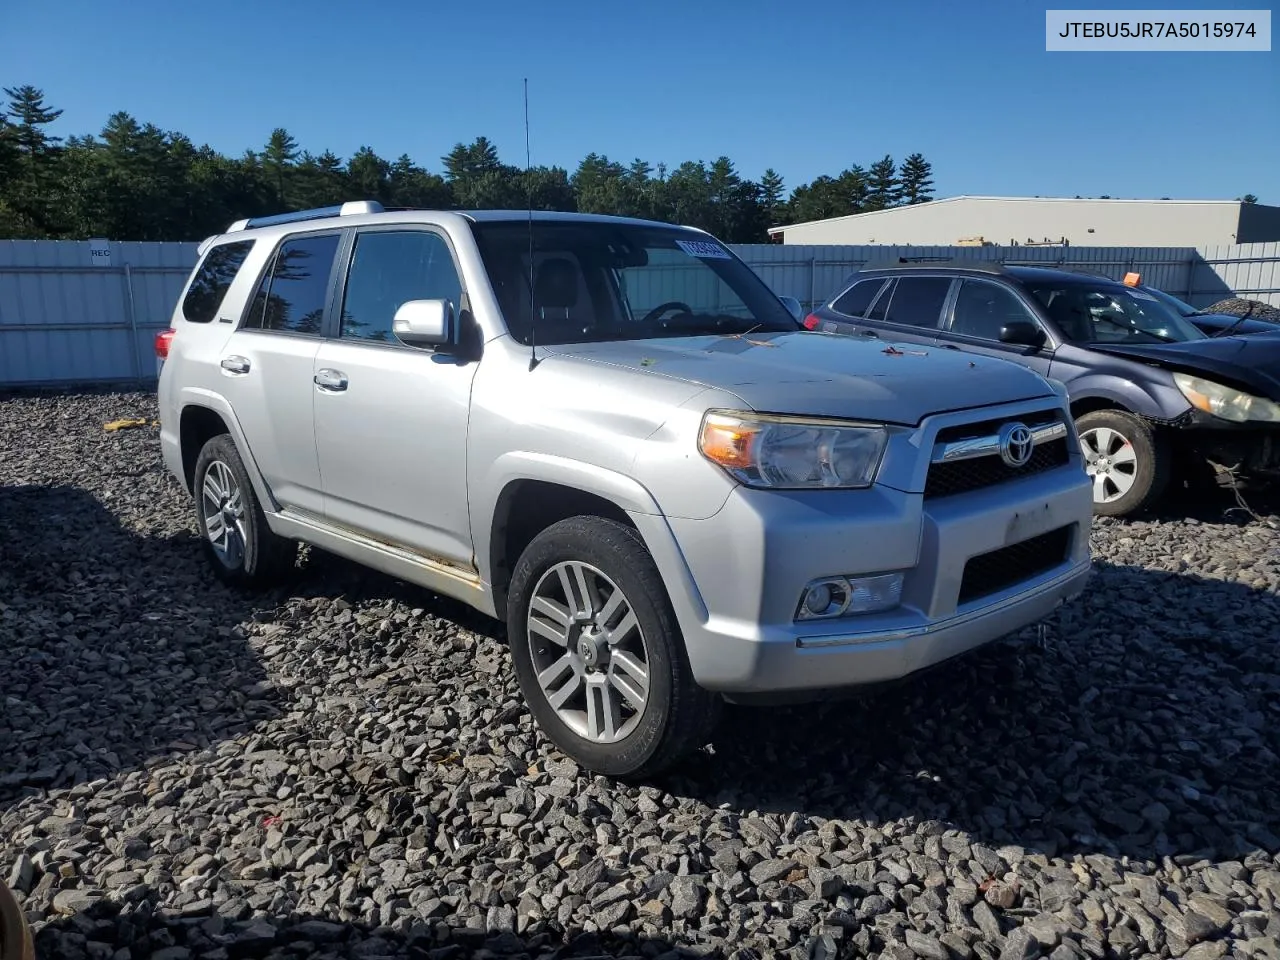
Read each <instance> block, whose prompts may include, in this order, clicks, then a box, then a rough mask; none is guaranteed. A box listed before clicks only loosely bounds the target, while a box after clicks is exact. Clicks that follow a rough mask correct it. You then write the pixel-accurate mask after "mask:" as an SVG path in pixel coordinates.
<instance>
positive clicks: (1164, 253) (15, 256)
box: [0, 240, 1280, 386]
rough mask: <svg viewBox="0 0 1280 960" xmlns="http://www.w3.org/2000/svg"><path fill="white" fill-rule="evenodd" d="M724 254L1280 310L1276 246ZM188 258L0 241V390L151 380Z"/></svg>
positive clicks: (799, 277) (808, 277) (176, 247)
mask: <svg viewBox="0 0 1280 960" xmlns="http://www.w3.org/2000/svg"><path fill="white" fill-rule="evenodd" d="M733 249H734V250H735V252H736V253H738V255H739V256H741V257H742V258H743V259H744V260H745V261H746V262H747V263H749V264H751V266H752V268H753V269H755V270H756V272H757V273H759V274H760V276H761V277H762V278H763V279H764V281H765V282H766V283H768V284H769V285H770V286H771V287H772V288H773V289H774V290H775V291H777V292H778V293H779V294H782V295H788V296H793V297H795V298H796V299H798V300H799V301H800V302H801V303H802V304H803V305H804V306H805V308H806V309H808V308H811V307H813V306H814V305H816V304H817V303H819V302H821V301H822V300H823V299H825V298H826V297H828V296H829V295H830V294H832V293H833V292H835V291H836V290H837V289H839V288H840V286H841V285H842V284H843V282H844V281H845V279H846V278H847V277H848V276H849V274H851V273H852V272H853V271H855V270H857V269H858V268H859V267H860V266H862V265H864V264H866V263H868V262H871V261H877V260H892V259H896V258H898V257H908V258H915V259H939V260H942V259H950V258H954V257H961V258H974V259H981V260H1002V261H1004V262H1005V263H1030V264H1040V265H1044V266H1061V267H1066V268H1069V269H1073V270H1088V271H1096V272H1097V273H1100V274H1104V275H1106V276H1111V277H1117V278H1118V277H1121V276H1123V275H1124V274H1125V273H1126V272H1128V271H1131V270H1136V271H1138V272H1139V273H1141V274H1142V277H1143V280H1144V282H1147V283H1150V284H1152V285H1153V286H1156V287H1159V288H1161V289H1163V290H1167V291H1168V292H1169V293H1172V294H1174V295H1176V296H1180V297H1183V298H1184V299H1186V300H1188V301H1189V302H1190V303H1192V304H1194V305H1196V306H1206V305H1208V304H1210V303H1212V302H1213V301H1215V300H1220V299H1222V298H1223V297H1226V296H1230V295H1232V294H1233V293H1234V294H1236V295H1238V296H1242V297H1250V298H1253V299H1258V300H1262V301H1264V302H1267V303H1270V304H1273V305H1275V306H1280V243H1255V244H1245V245H1235V246H1218V247H1201V248H1191V247H889V246H801V245H794V246H792V245H784V244H767V243H762V244H741V245H737V246H735V247H734V248H733ZM195 259H196V244H194V243H118V242H107V241H52V240H50V241H46V240H3V241H0V386H25V385H46V384H47V385H58V384H78V383H95V382H98V383H111V382H130V381H143V382H146V381H151V380H154V378H155V369H156V367H155V360H154V353H153V350H152V341H153V338H154V336H155V333H156V331H157V330H160V329H162V328H164V327H166V326H168V324H169V317H170V314H171V313H172V311H173V307H174V304H175V303H176V301H177V298H178V293H179V291H180V290H181V289H182V285H183V283H184V281H185V279H186V276H187V273H188V272H189V271H190V269H191V267H192V265H193V264H194V263H195ZM670 269H671V270H672V271H676V270H679V269H681V268H679V267H672V268H670ZM672 279H673V280H674V279H675V278H674V275H673V276H672ZM646 286H648V285H646ZM662 286H663V284H662V283H661V282H659V283H655V284H653V288H652V289H646V290H645V291H644V297H645V299H646V300H649V299H652V298H657V299H655V300H654V302H655V303H657V302H661V300H662V299H672V298H673V297H670V296H665V295H664V294H663V293H662V291H660V290H659V289H658V288H660V287H662ZM672 292H673V293H674V290H673V291H672ZM677 299H678V298H677Z"/></svg>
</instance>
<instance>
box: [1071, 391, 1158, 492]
mask: <svg viewBox="0 0 1280 960" xmlns="http://www.w3.org/2000/svg"><path fill="white" fill-rule="evenodd" d="M1101 430H1108V431H1111V433H1112V435H1113V436H1117V435H1118V437H1119V438H1120V439H1121V441H1122V442H1121V443H1120V444H1119V445H1118V446H1117V445H1116V444H1115V443H1112V445H1111V451H1112V452H1113V453H1114V452H1119V451H1121V450H1124V449H1126V448H1128V449H1131V450H1132V451H1133V453H1134V455H1135V457H1134V460H1133V465H1134V469H1133V471H1132V479H1133V483H1132V485H1131V486H1130V487H1129V489H1128V490H1127V491H1124V492H1123V493H1122V494H1121V495H1119V496H1114V495H1115V494H1116V493H1117V492H1118V490H1119V488H1118V486H1117V485H1116V484H1115V483H1114V482H1107V481H1104V482H1103V484H1102V485H1101V486H1102V487H1103V488H1104V489H1105V491H1106V493H1107V494H1110V495H1112V496H1114V499H1105V498H1102V499H1100V498H1099V485H1098V484H1096V483H1095V486H1094V500H1093V512H1094V514H1095V515H1097V516H1102V517H1121V516H1127V515H1130V514H1135V513H1138V512H1140V511H1143V510H1146V509H1148V508H1150V507H1152V506H1154V505H1155V504H1156V503H1157V502H1158V501H1159V500H1160V498H1161V497H1162V496H1164V493H1165V490H1166V489H1167V487H1168V486H1169V479H1170V476H1171V475H1172V473H1173V465H1172V458H1171V455H1170V452H1169V445H1168V443H1166V442H1165V440H1164V438H1163V437H1161V436H1160V435H1159V434H1157V433H1156V432H1155V431H1154V430H1153V429H1152V428H1151V425H1150V424H1148V423H1147V422H1146V421H1145V420H1142V419H1141V418H1139V417H1136V416H1134V415H1133V414H1132V413H1128V412H1127V411H1124V410H1095V411H1093V412H1092V413H1086V414H1084V415H1083V416H1081V417H1077V418H1076V431H1077V432H1078V433H1079V435H1080V448H1081V452H1082V453H1083V454H1084V456H1085V466H1086V469H1089V470H1090V475H1091V476H1093V475H1094V473H1093V469H1094V468H1092V467H1091V465H1090V463H1089V458H1090V456H1091V455H1092V451H1091V446H1094V447H1096V446H1097V444H1098V434H1097V433H1096V431H1101ZM1103 436H1105V434H1104V435H1103ZM1091 441H1092V442H1091ZM1098 452H1099V453H1106V452H1107V451H1105V450H1099V451H1098ZM1109 468H1110V469H1112V470H1117V471H1118V468H1117V467H1116V466H1115V465H1114V464H1110V465H1109Z"/></svg>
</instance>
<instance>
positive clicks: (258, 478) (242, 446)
mask: <svg viewBox="0 0 1280 960" xmlns="http://www.w3.org/2000/svg"><path fill="white" fill-rule="evenodd" d="M188 407H204V408H205V409H206V410H212V411H213V412H214V413H216V414H217V415H218V416H220V417H221V418H222V422H223V423H225V424H226V425H227V432H228V433H229V434H230V435H231V439H232V440H233V441H234V442H235V445H236V452H237V453H239V454H240V459H241V460H242V461H243V462H244V468H245V471H246V472H247V473H248V474H249V481H250V482H251V483H252V484H253V491H254V493H256V494H257V495H258V502H259V503H261V504H262V509H263V510H265V511H266V512H268V513H278V512H279V510H280V504H279V502H278V501H277V500H276V498H275V496H274V495H273V494H272V492H271V488H270V487H268V486H267V482H266V481H265V480H264V479H263V478H262V471H261V470H260V469H259V468H258V462H257V461H256V460H255V459H254V457H253V451H252V450H251V449H249V442H248V440H247V439H245V435H244V430H243V429H242V428H241V426H240V420H239V419H238V418H237V417H236V415H235V411H233V410H232V409H231V404H230V403H229V402H228V401H227V399H226V398H225V397H224V396H222V394H220V393H216V392H215V391H213V390H209V389H207V388H205V387H183V388H182V390H181V391H180V392H179V394H178V411H179V421H178V431H179V433H178V437H177V438H176V440H177V442H178V443H179V444H181V429H182V428H181V422H182V421H181V416H182V413H184V412H185V411H186V409H187V408H188Z"/></svg>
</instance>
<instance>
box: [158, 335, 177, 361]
mask: <svg viewBox="0 0 1280 960" xmlns="http://www.w3.org/2000/svg"><path fill="white" fill-rule="evenodd" d="M175 333H177V331H176V330H173V329H169V330H161V331H160V332H159V333H157V334H156V357H157V358H158V359H160V360H168V359H169V346H170V344H172V343H173V335H174V334H175Z"/></svg>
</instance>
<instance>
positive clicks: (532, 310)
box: [524, 77, 538, 370]
mask: <svg viewBox="0 0 1280 960" xmlns="http://www.w3.org/2000/svg"><path fill="white" fill-rule="evenodd" d="M532 174H533V155H532V154H531V153H530V152H529V78H528V77H525V78H524V195H525V200H526V202H527V203H528V206H529V369H530V370H532V369H533V368H534V367H536V366H537V365H538V329H537V328H538V321H537V317H538V306H537V303H536V302H535V300H534V293H533V175H532Z"/></svg>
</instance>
